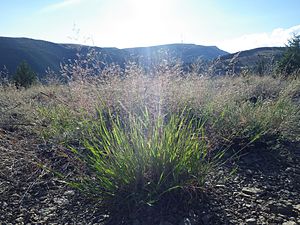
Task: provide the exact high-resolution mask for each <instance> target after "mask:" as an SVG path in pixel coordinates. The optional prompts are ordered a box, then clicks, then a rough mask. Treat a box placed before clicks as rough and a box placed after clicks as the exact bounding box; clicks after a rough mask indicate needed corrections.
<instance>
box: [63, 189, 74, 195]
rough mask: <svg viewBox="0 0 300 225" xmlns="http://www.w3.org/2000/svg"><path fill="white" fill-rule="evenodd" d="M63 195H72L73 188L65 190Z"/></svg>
mask: <svg viewBox="0 0 300 225" xmlns="http://www.w3.org/2000/svg"><path fill="white" fill-rule="evenodd" d="M64 195H66V196H73V195H75V191H73V190H68V191H65V192H64Z"/></svg>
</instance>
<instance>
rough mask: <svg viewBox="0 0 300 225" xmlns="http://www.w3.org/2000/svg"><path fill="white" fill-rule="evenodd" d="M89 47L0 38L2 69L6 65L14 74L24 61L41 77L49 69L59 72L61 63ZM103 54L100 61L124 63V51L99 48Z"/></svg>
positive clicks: (96, 48)
mask: <svg viewBox="0 0 300 225" xmlns="http://www.w3.org/2000/svg"><path fill="white" fill-rule="evenodd" d="M89 48H90V47H89V46H79V45H71V44H56V43H52V42H48V41H42V40H33V39H29V38H8V37H0V69H2V68H3V66H4V65H5V66H6V67H7V69H8V71H9V72H10V73H14V72H15V70H16V67H17V66H18V65H19V63H20V62H21V61H22V60H25V61H27V62H28V63H29V64H30V66H31V67H32V68H33V70H34V71H35V72H37V73H38V74H39V75H40V76H43V75H44V74H45V71H46V69H47V68H48V67H49V68H51V69H52V70H54V71H55V72H59V70H60V63H61V62H68V60H69V59H70V60H74V59H76V58H77V56H76V54H77V53H78V51H79V49H80V52H83V53H86V52H87V51H88V49H89ZM95 50H96V51H97V52H101V54H100V56H101V58H100V59H99V60H101V61H104V62H107V63H111V62H116V63H124V58H123V54H121V53H123V51H122V50H120V49H117V48H98V47H95Z"/></svg>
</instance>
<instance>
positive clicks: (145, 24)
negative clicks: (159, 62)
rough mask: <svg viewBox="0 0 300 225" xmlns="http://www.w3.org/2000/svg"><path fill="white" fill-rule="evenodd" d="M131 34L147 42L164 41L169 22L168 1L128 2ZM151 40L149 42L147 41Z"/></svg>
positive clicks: (142, 0) (138, 0)
mask: <svg viewBox="0 0 300 225" xmlns="http://www.w3.org/2000/svg"><path fill="white" fill-rule="evenodd" d="M129 3H130V8H131V10H130V12H131V19H132V25H133V27H134V30H133V32H135V33H136V36H137V37H139V38H140V39H142V40H145V41H147V42H149V41H150V42H151V40H152V41H155V40H157V41H158V39H164V36H165V35H166V34H167V30H166V29H167V28H168V27H170V26H169V21H170V15H169V11H170V7H171V1H169V0H129ZM149 39H151V40H149Z"/></svg>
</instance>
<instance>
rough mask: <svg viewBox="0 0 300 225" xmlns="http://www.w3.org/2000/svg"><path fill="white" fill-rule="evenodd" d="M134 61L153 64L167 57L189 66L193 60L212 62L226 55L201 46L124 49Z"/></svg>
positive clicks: (176, 45) (171, 45)
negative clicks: (200, 59)
mask: <svg viewBox="0 0 300 225" xmlns="http://www.w3.org/2000/svg"><path fill="white" fill-rule="evenodd" d="M124 50H125V51H127V52H129V53H130V54H131V56H132V57H133V59H134V60H135V61H138V62H140V63H142V64H145V63H146V64H147V63H148V64H149V63H150V64H151V63H155V60H157V59H158V60H160V58H161V56H168V57H170V58H173V59H179V60H180V61H181V62H182V63H183V64H191V63H193V62H195V60H197V59H199V58H202V59H204V60H213V59H214V58H216V57H218V56H223V55H226V54H228V52H225V51H223V50H221V49H219V48H217V47H216V46H202V45H195V44H167V45H158V46H150V47H139V48H126V49H124Z"/></svg>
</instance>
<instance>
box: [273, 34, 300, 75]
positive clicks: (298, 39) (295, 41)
mask: <svg viewBox="0 0 300 225" xmlns="http://www.w3.org/2000/svg"><path fill="white" fill-rule="evenodd" d="M286 47H287V50H286V52H285V53H284V55H283V57H282V59H281V60H280V62H279V64H278V69H279V72H280V73H282V74H285V75H290V74H292V73H294V72H296V71H297V70H299V69H300V35H294V37H293V38H291V39H290V40H289V41H288V45H287V46H286Z"/></svg>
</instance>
